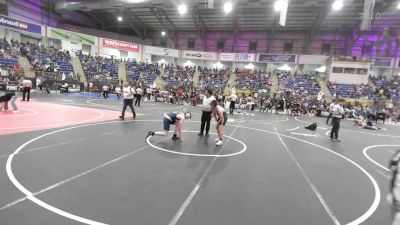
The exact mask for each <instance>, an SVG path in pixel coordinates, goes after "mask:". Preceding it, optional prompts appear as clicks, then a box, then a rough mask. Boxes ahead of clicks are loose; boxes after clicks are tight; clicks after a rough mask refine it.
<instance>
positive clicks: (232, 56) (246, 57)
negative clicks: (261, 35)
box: [218, 53, 256, 62]
mask: <svg viewBox="0 0 400 225" xmlns="http://www.w3.org/2000/svg"><path fill="white" fill-rule="evenodd" d="M255 59H256V54H251V53H219V57H218V60H219V61H225V62H254V61H255Z"/></svg>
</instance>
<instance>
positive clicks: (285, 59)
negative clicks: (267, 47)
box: [258, 54, 296, 63]
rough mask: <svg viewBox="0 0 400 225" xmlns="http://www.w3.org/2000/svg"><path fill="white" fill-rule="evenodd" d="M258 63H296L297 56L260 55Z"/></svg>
mask: <svg viewBox="0 0 400 225" xmlns="http://www.w3.org/2000/svg"><path fill="white" fill-rule="evenodd" d="M258 62H264V63H269V62H272V63H295V62H296V55H273V54H259V55H258Z"/></svg>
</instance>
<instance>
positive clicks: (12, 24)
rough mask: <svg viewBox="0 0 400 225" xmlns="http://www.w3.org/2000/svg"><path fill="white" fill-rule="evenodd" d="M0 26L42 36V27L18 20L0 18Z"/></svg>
mask: <svg viewBox="0 0 400 225" xmlns="http://www.w3.org/2000/svg"><path fill="white" fill-rule="evenodd" d="M0 26H3V27H8V28H12V29H16V30H22V31H27V32H31V33H35V34H40V35H41V34H42V26H40V25H37V24H32V23H27V22H23V21H20V20H15V19H11V18H9V17H6V16H0Z"/></svg>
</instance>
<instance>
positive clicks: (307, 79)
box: [281, 75, 321, 95]
mask: <svg viewBox="0 0 400 225" xmlns="http://www.w3.org/2000/svg"><path fill="white" fill-rule="evenodd" d="M281 81H283V85H282V88H283V90H285V91H290V92H294V93H300V94H311V95H318V93H319V92H320V90H321V87H320V85H319V83H318V80H317V78H316V77H315V76H312V75H302V76H296V77H289V78H286V79H284V80H283V79H281Z"/></svg>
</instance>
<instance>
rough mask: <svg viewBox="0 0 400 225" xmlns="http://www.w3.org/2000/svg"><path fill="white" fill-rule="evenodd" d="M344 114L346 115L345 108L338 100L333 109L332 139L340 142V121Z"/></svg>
mask: <svg viewBox="0 0 400 225" xmlns="http://www.w3.org/2000/svg"><path fill="white" fill-rule="evenodd" d="M343 114H344V110H343V107H342V106H341V105H340V104H339V102H338V100H335V101H334V105H333V107H332V123H333V127H332V130H331V139H333V140H335V141H340V139H339V128H340V119H341V118H343Z"/></svg>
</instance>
